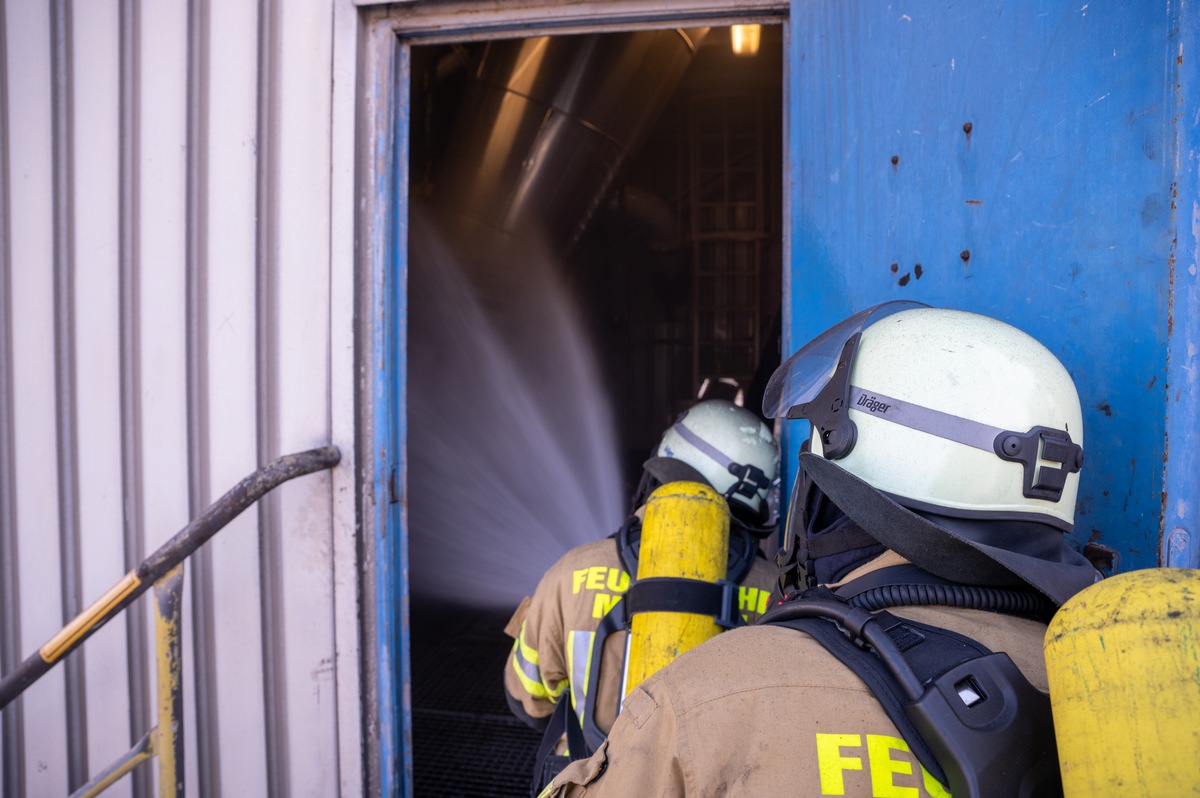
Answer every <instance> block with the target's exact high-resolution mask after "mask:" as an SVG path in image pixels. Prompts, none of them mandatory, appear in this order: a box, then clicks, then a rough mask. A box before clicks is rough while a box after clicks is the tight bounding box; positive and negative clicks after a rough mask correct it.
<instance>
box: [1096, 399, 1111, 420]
mask: <svg viewBox="0 0 1200 798" xmlns="http://www.w3.org/2000/svg"><path fill="white" fill-rule="evenodd" d="M1096 409H1097V410H1099V411H1100V412H1101V413H1103V414H1104V415H1106V416H1108V417H1109V418H1112V405H1110V404H1109V403H1108V402H1101V403H1100V404H1098V405H1096Z"/></svg>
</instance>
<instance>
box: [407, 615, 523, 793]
mask: <svg viewBox="0 0 1200 798" xmlns="http://www.w3.org/2000/svg"><path fill="white" fill-rule="evenodd" d="M411 619H412V620H411V625H410V627H409V629H410V634H411V649H410V656H411V661H412V701H413V747H412V751H413V794H414V795H415V796H416V797H417V798H435V797H436V798H450V797H451V796H496V797H497V798H502V797H503V796H514V797H516V796H522V797H524V796H528V795H529V777H530V774H531V773H532V771H533V758H534V753H535V752H536V751H537V747H538V743H539V742H540V741H541V735H540V734H539V733H538V732H536V731H534V730H533V729H531V728H529V727H528V726H526V725H525V724H524V723H522V722H521V721H519V720H517V719H516V718H515V717H513V715H512V713H511V712H509V709H508V705H507V703H505V700H504V682H503V672H504V663H505V660H506V658H507V657H508V653H509V650H510V649H511V648H512V638H510V637H508V635H506V634H504V625H505V624H506V623H507V622H508V619H509V612H507V611H501V612H496V611H494V610H480V609H469V608H468V609H448V608H444V607H430V606H423V605H421V604H420V603H418V602H417V601H416V600H415V599H414V601H413V604H412V613H411Z"/></svg>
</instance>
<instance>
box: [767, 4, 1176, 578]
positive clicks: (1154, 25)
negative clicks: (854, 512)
mask: <svg viewBox="0 0 1200 798" xmlns="http://www.w3.org/2000/svg"><path fill="white" fill-rule="evenodd" d="M1196 27H1197V25H1196V20H1195V14H1194V13H1192V14H1190V15H1189V14H1187V13H1186V11H1185V10H1181V9H1179V8H1175V7H1174V6H1173V5H1172V4H1167V3H1156V4H1149V3H1129V2H1117V1H1116V0H1104V1H1103V2H1091V3H1087V2H1080V3H1074V4H1065V3H1061V2H1042V3H1033V2H1018V3H1011V2H977V0H972V1H971V2H961V3H938V4H931V3H924V2H899V3H884V2H862V3H858V2H856V3H846V2H842V0H832V1H831V2H809V0H805V2H799V1H798V0H797V1H795V2H793V3H792V7H791V24H790V51H789V52H790V55H789V59H790V63H789V113H788V126H789V141H790V145H789V146H790V150H789V158H790V170H789V173H790V181H791V185H790V202H791V220H792V228H791V264H790V268H789V269H788V270H787V271H788V274H787V275H786V279H787V285H788V287H789V291H788V297H787V298H786V299H785V304H786V312H787V313H788V314H789V321H788V325H787V327H786V330H787V333H786V337H787V340H785V344H784V346H785V350H786V351H787V352H790V351H792V350H794V349H795V348H796V347H797V346H798V345H799V344H801V343H803V342H804V341H805V340H807V339H808V338H810V337H811V336H813V335H814V334H816V333H818V332H820V331H821V330H822V329H824V328H826V327H827V326H829V325H830V324H831V323H833V322H835V321H837V320H838V319H840V318H842V317H844V316H845V315H847V314H848V313H850V312H852V311H854V310H858V309H861V308H864V307H867V306H870V305H872V304H875V303H878V302H882V301H885V300H888V299H897V298H908V299H916V300H919V301H923V302H927V303H929V304H933V305H939V306H945V307H956V308H962V309H965V310H972V311H977V312H981V313H986V314H989V315H993V316H996V317H999V318H1001V319H1004V320H1006V321H1008V322H1010V323H1012V324H1014V325H1016V326H1018V327H1020V328H1022V329H1024V330H1026V331H1028V332H1030V333H1031V334H1033V335H1034V336H1036V337H1037V338H1039V339H1040V340H1041V341H1043V342H1044V343H1045V344H1046V345H1047V346H1048V347H1049V348H1050V349H1051V350H1052V351H1053V352H1055V353H1056V354H1057V355H1058V356H1059V358H1060V359H1061V360H1062V361H1063V363H1064V364H1065V365H1066V366H1067V368H1068V369H1069V370H1070V371H1071V373H1072V375H1073V376H1074V378H1075V380H1076V383H1077V384H1078V386H1079V390H1080V394H1081V398H1082V401H1083V405H1084V431H1085V438H1086V440H1085V449H1086V451H1087V462H1086V466H1085V468H1084V470H1083V473H1082V481H1081V487H1080V500H1079V506H1078V512H1077V518H1076V531H1075V533H1074V540H1075V542H1076V543H1078V544H1080V545H1081V546H1082V544H1084V543H1086V542H1087V541H1088V540H1097V541H1098V542H1100V543H1103V544H1105V545H1107V546H1109V547H1111V548H1113V549H1115V550H1116V551H1117V553H1118V555H1119V562H1118V568H1119V569H1120V570H1129V569H1132V568H1139V567H1147V566H1154V565H1158V564H1159V563H1160V546H1164V545H1167V546H1168V548H1169V547H1170V546H1171V545H1173V546H1174V547H1175V548H1174V549H1172V550H1171V551H1174V552H1175V554H1174V555H1170V554H1169V553H1168V554H1169V556H1173V557H1174V559H1170V560H1168V558H1164V560H1163V563H1164V564H1167V563H1168V561H1169V564H1178V565H1185V564H1190V565H1192V566H1195V565H1196V564H1197V558H1196V550H1195V541H1196V513H1197V509H1196V505H1197V498H1198V496H1197V490H1196V483H1197V476H1196V474H1197V471H1198V468H1197V462H1196V455H1195V453H1194V452H1193V450H1194V449H1195V447H1196V435H1195V430H1196V428H1197V412H1196V409H1195V408H1196V405H1195V399H1194V398H1193V397H1194V395H1195V391H1194V390H1191V387H1192V384H1193V382H1194V377H1193V376H1192V375H1193V373H1194V367H1195V366H1196V356H1195V346H1194V345H1193V342H1196V341H1198V340H1200V335H1198V334H1197V322H1195V321H1193V319H1194V318H1195V317H1196V315H1197V310H1198V308H1197V300H1198V296H1200V295H1198V293H1197V291H1196V274H1195V272H1196V269H1195V266H1196V243H1195V230H1194V229H1193V225H1194V224H1196V222H1195V221H1194V220H1195V219H1196V217H1195V216H1194V210H1193V209H1194V208H1195V207H1196V201H1197V179H1196V164H1197V160H1196V158H1197V156H1196V154H1195V151H1196V149H1197V144H1198V142H1200V136H1198V135H1197V124H1200V123H1198V122H1197V114H1196V109H1197V107H1198V104H1197V102H1196V100H1195V99H1194V98H1189V97H1188V96H1187V95H1186V91H1185V88H1187V87H1191V88H1192V90H1193V91H1194V90H1195V88H1196V87H1197V81H1196V79H1195V74H1196V69H1195V68H1194V67H1192V66H1191V65H1190V63H1188V62H1187V61H1186V59H1185V58H1184V55H1186V54H1187V53H1188V52H1190V53H1192V54H1194V53H1195V52H1196V51H1195V49H1192V50H1190V51H1186V48H1187V46H1189V45H1191V46H1192V47H1193V48H1194V47H1195V45H1196V44H1197V41H1198V38H1200V37H1198V36H1197V34H1196V32H1195V29H1196ZM1189 75H1190V76H1191V79H1190V80H1189ZM1173 303H1174V304H1173ZM1169 353H1170V357H1168V354H1169ZM998 389H999V388H998ZM799 437H801V436H799V435H792V436H791V438H790V440H789V444H788V449H789V452H790V454H791V458H790V462H794V461H795V460H794V458H795V448H796V441H797V438H799ZM1168 441H1170V442H1171V443H1172V444H1173V445H1171V446H1168ZM1164 507H1167V508H1170V512H1169V513H1168V515H1169V518H1168V521H1167V527H1166V531H1165V533H1164V529H1163V521H1162V518H1163V512H1164ZM1176 528H1178V530H1179V532H1180V534H1177V535H1176V537H1175V538H1174V539H1173V540H1172V539H1171V538H1170V534H1171V532H1172V531H1173V530H1175V529H1176ZM1168 541H1170V542H1169V543H1168Z"/></svg>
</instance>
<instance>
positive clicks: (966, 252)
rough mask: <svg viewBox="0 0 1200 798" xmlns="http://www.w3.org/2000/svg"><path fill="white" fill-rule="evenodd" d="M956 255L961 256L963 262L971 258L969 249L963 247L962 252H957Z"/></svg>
mask: <svg viewBox="0 0 1200 798" xmlns="http://www.w3.org/2000/svg"><path fill="white" fill-rule="evenodd" d="M958 257H960V258H962V262H963V263H966V262H967V261H969V260H970V259H971V250H969V249H964V250H963V251H962V252H960V253H958Z"/></svg>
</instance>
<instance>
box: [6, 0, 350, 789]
mask: <svg viewBox="0 0 1200 798" xmlns="http://www.w3.org/2000/svg"><path fill="white" fill-rule="evenodd" d="M356 25H357V17H356V12H355V11H354V9H353V8H352V7H351V4H350V2H348V0H347V2H341V0H259V1H258V2H248V0H190V1H189V0H87V1H86V2H84V1H83V0H76V1H75V2H71V0H6V2H4V3H3V5H2V6H0V69H2V70H3V75H2V78H3V79H2V80H0V671H3V672H9V671H10V670H11V669H12V667H13V666H14V665H15V664H17V663H19V662H20V661H21V660H23V659H25V657H26V656H28V655H30V654H32V653H33V652H35V651H36V650H37V649H38V647H39V646H41V645H42V644H43V643H45V642H46V641H47V639H48V638H50V636H51V635H53V634H54V633H55V632H56V631H57V630H58V629H59V628H60V627H61V626H62V625H63V624H64V623H65V622H66V621H67V620H69V619H70V618H72V617H73V616H74V615H75V614H76V613H78V612H79V611H80V610H82V609H84V608H85V607H87V606H88V605H89V604H91V603H92V601H93V600H95V599H96V598H98V597H99V596H100V595H101V594H103V593H104V591H105V590H106V589H108V588H109V587H110V586H112V585H113V584H114V583H115V582H116V581H117V580H118V579H119V578H120V577H121V576H122V575H123V574H124V573H125V572H126V571H128V570H130V569H131V568H133V567H134V566H135V565H136V564H137V563H138V562H139V561H140V560H141V559H142V558H144V557H145V556H146V555H148V554H150V553H152V552H153V551H154V550H155V549H157V548H158V547H159V546H160V545H161V544H162V543H163V542H165V541H166V540H167V539H169V538H170V537H171V536H172V535H174V534H175V533H176V532H177V531H179V530H180V529H181V528H182V527H183V526H184V525H185V524H186V523H187V522H188V520H189V519H191V518H193V517H194V516H196V515H198V514H199V513H200V512H201V511H202V510H203V509H204V508H205V507H206V506H207V505H208V504H209V503H210V502H211V501H213V500H214V499H216V498H217V497H218V496H220V495H221V494H222V493H224V492H225V491H226V490H228V489H229V488H230V487H232V486H233V485H234V483H235V482H237V481H238V480H239V479H240V478H242V477H243V476H245V475H247V474H249V473H250V472H252V471H254V470H255V469H256V468H257V467H258V466H259V465H261V464H264V463H266V462H268V461H269V460H271V459H273V458H275V457H277V456H279V455H282V454H287V453H290V452H295V451H301V450H306V449H311V448H314V447H318V446H322V445H325V444H326V443H330V442H332V443H334V444H335V445H337V446H338V447H339V449H340V450H341V451H342V456H343V459H342V463H341V464H340V465H339V466H338V467H337V469H335V470H333V471H326V472H321V473H318V474H313V475H309V476H305V477H301V478H299V479H297V480H296V481H294V482H290V483H288V484H285V485H283V486H281V487H280V488H278V489H277V490H276V491H275V492H274V493H273V494H272V495H271V496H270V497H269V498H268V499H266V500H264V501H262V502H260V503H259V504H258V505H256V506H255V507H253V508H251V509H250V510H248V511H246V512H245V513H243V514H242V516H240V517H239V518H237V519H236V520H235V521H234V522H233V523H232V524H230V525H229V526H228V527H227V528H226V529H225V530H224V531H223V532H221V533H220V534H219V536H218V537H217V538H215V539H214V540H213V541H212V542H211V543H210V544H208V545H207V546H206V547H204V548H203V549H202V550H201V551H200V552H199V553H198V555H197V556H195V557H193V558H192V559H191V560H189V561H188V564H187V586H186V592H185V597H184V616H183V618H184V631H185V637H184V651H185V673H184V689H185V695H186V705H185V730H184V732H185V735H186V744H187V748H186V756H187V760H186V777H187V783H188V788H189V792H191V793H192V794H196V795H213V796H222V795H223V796H247V795H313V796H328V795H335V794H338V793H342V794H357V793H358V792H359V791H360V790H361V784H362V775H361V774H362V754H361V751H360V736H361V732H360V722H361V721H360V719H361V710H360V706H359V692H360V691H359V685H358V679H359V673H358V669H359V643H358V640H359V634H358V627H357V623H358V621H357V618H358V606H357V603H356V602H357V598H356V591H357V566H356V553H355V539H354V534H355V519H354V515H355V514H354V493H355V490H354V478H353V464H352V460H353V455H354V452H353V436H354V432H353V430H354V420H353V413H354V410H353V406H354V400H353V391H354V385H353V381H354V380H355V367H354V362H353V358H354V354H353V350H354V346H353V292H354V286H353V268H354V267H353V257H354V255H353V205H354V200H353V168H354V154H353V150H354V145H353V135H354V134H353V124H354V122H353V116H354V86H353V81H354V63H355V46H356V35H357V31H356ZM149 624H150V610H149V601H148V597H146V596H144V597H143V598H142V599H139V601H138V602H137V604H135V605H134V606H133V608H132V609H131V611H130V612H127V613H126V614H125V615H123V616H121V617H119V618H118V619H116V620H114V621H112V622H111V623H109V624H108V625H107V626H105V627H104V628H103V629H101V630H100V631H99V632H98V633H96V634H95V635H94V636H93V637H92V638H91V639H90V640H88V641H87V642H86V644H85V645H84V646H83V647H82V649H81V650H80V651H79V652H77V653H76V654H74V655H72V656H71V657H70V658H69V659H68V660H67V661H66V662H65V663H60V664H59V665H57V666H56V667H55V668H54V669H53V670H51V671H50V672H49V673H48V674H47V675H46V676H45V677H43V678H42V679H41V680H40V681H39V682H37V683H36V684H35V685H34V686H33V687H31V688H30V689H29V690H28V691H27V692H26V693H25V694H24V695H23V696H22V698H21V699H19V701H18V702H16V703H14V704H13V705H11V706H10V707H9V708H8V709H6V710H5V711H4V712H3V716H2V718H0V721H2V722H0V794H2V795H4V796H5V798H17V797H18V796H43V795H64V794H67V793H68V792H70V790H71V789H73V788H74V787H76V786H77V785H78V784H80V783H81V782H82V781H84V780H85V779H86V778H88V777H89V776H91V775H93V774H95V773H96V772H98V771H100V770H102V769H103V768H104V767H105V766H107V765H108V764H110V763H111V762H112V761H113V760H115V759H116V758H117V757H118V756H120V755H121V754H123V753H124V752H125V751H126V750H127V749H128V748H129V747H130V746H131V745H132V743H133V742H134V741H135V740H136V739H138V738H139V737H140V736H141V735H142V734H144V733H145V732H147V731H148V730H149V728H150V727H151V725H152V723H153V721H152V709H153V701H154V675H153V674H154V670H153V668H154V660H153V657H154V652H153V646H154V634H153V629H152V627H151V626H150V625H149ZM152 771H153V766H149V767H144V768H142V769H141V770H140V771H138V772H137V773H135V774H134V775H133V776H132V777H127V778H126V779H124V780H123V781H121V782H119V783H118V784H117V785H116V786H114V787H113V788H112V789H111V790H110V791H109V793H108V794H112V795H137V796H146V795H150V794H152V790H153V781H154V779H153V775H152Z"/></svg>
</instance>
